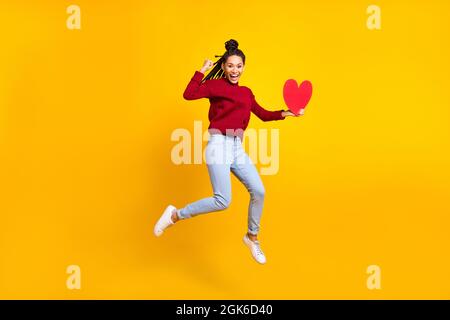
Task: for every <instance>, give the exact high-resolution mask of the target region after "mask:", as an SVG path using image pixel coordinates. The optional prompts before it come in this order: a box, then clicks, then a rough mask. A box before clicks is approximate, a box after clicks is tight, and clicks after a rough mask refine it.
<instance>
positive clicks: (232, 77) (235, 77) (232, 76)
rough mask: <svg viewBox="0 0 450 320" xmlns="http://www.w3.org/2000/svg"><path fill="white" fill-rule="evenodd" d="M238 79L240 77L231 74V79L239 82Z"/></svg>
mask: <svg viewBox="0 0 450 320" xmlns="http://www.w3.org/2000/svg"><path fill="white" fill-rule="evenodd" d="M237 78H239V75H232V74H230V79H233V80H237Z"/></svg>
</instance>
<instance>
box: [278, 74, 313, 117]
mask: <svg viewBox="0 0 450 320" xmlns="http://www.w3.org/2000/svg"><path fill="white" fill-rule="evenodd" d="M311 96H312V84H311V82H309V81H308V80H305V81H303V82H302V83H301V84H300V86H298V85H297V81H295V80H294V79H289V80H287V81H286V82H285V83H284V87H283V98H284V102H285V103H286V105H287V106H288V108H289V110H290V111H291V113H292V115H294V116H299V115H303V114H304V112H305V107H306V105H307V104H308V102H309V100H310V99H311ZM286 112H289V111H285V113H286ZM287 115H290V114H287Z"/></svg>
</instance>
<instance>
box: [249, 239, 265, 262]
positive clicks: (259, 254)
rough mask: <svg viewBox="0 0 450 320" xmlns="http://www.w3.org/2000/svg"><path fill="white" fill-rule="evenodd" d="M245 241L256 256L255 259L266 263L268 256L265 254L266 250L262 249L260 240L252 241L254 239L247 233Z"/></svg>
mask: <svg viewBox="0 0 450 320" xmlns="http://www.w3.org/2000/svg"><path fill="white" fill-rule="evenodd" d="M244 243H245V244H246V245H247V247H249V248H250V251H251V253H252V256H253V258H255V260H256V261H257V262H258V263H261V264H264V263H266V256H265V255H264V252H263V251H262V250H261V247H260V245H259V241H258V240H256V241H252V240H250V238H249V237H248V235H247V234H245V236H244Z"/></svg>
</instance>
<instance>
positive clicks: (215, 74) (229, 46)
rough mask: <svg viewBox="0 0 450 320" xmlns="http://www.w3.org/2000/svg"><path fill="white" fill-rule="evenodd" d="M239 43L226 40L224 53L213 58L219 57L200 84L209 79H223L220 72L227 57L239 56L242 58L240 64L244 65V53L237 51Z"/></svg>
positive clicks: (222, 73)
mask: <svg viewBox="0 0 450 320" xmlns="http://www.w3.org/2000/svg"><path fill="white" fill-rule="evenodd" d="M238 46H239V43H238V42H237V41H236V40H233V39H231V40H228V41H227V42H225V49H226V50H227V51H225V53H224V54H223V55H221V56H217V55H216V56H215V57H216V58H217V57H220V59H219V60H217V61H216V62H214V64H213V65H214V68H212V70H211V71H210V72H209V73H208V75H207V76H206V77H205V78H204V79H203V80H202V83H203V82H205V81H206V80H209V79H218V78H223V77H224V72H223V70H222V63H224V62H226V61H227V59H228V57H229V56H233V55H236V56H239V57H241V58H242V62H243V63H244V64H245V55H244V53H243V52H242V51H241V50H240V49H238Z"/></svg>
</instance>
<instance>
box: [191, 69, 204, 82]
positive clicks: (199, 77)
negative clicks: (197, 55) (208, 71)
mask: <svg viewBox="0 0 450 320" xmlns="http://www.w3.org/2000/svg"><path fill="white" fill-rule="evenodd" d="M203 76H204V74H203V73H201V72H200V71H197V70H196V71H195V73H194V76H193V77H192V79H193V80H196V81H199V82H200V81H202V80H203Z"/></svg>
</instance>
